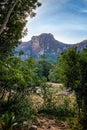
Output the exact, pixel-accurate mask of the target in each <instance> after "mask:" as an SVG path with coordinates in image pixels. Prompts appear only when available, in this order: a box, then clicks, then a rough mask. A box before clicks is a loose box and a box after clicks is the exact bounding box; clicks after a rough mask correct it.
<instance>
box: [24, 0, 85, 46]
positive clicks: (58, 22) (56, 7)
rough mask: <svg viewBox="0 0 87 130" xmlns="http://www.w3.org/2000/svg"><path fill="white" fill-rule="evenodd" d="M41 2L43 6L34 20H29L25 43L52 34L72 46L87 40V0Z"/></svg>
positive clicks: (48, 0)
mask: <svg viewBox="0 0 87 130" xmlns="http://www.w3.org/2000/svg"><path fill="white" fill-rule="evenodd" d="M39 1H41V3H42V6H41V7H39V8H38V9H37V10H36V13H37V15H36V16H35V17H34V18H32V19H30V18H28V22H27V25H26V27H27V29H28V33H27V36H25V37H24V38H23V39H22V40H23V41H29V40H30V39H31V37H32V36H34V35H40V34H41V33H52V34H53V35H54V37H55V39H57V40H59V41H61V42H64V43H70V44H71V43H77V42H80V41H82V40H85V39H87V0H39Z"/></svg>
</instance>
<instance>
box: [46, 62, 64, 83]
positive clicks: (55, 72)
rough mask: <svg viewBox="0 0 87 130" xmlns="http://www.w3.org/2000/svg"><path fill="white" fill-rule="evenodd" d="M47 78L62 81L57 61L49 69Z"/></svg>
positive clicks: (55, 81) (57, 81)
mask: <svg viewBox="0 0 87 130" xmlns="http://www.w3.org/2000/svg"><path fill="white" fill-rule="evenodd" d="M48 77H49V80H50V81H51V82H54V83H61V82H62V81H61V80H60V67H59V65H58V63H57V62H56V63H54V64H53V66H52V68H51V69H50V71H49V76H48Z"/></svg>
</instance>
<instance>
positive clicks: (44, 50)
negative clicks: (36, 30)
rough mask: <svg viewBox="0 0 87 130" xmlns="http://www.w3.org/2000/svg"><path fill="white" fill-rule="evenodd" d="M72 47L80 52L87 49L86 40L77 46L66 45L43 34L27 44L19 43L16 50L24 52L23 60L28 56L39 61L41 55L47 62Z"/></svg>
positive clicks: (34, 37)
mask: <svg viewBox="0 0 87 130" xmlns="http://www.w3.org/2000/svg"><path fill="white" fill-rule="evenodd" d="M73 46H77V48H78V50H80V51H81V50H82V49H83V48H85V47H86V48H87V40H85V41H82V42H81V43H77V44H66V43H62V42H60V41H57V40H55V38H54V36H53V35H52V34H50V33H49V34H47V33H43V34H41V35H39V36H33V37H32V38H31V40H30V41H28V42H23V43H21V44H20V45H19V46H18V47H17V49H16V50H17V51H20V50H22V51H23V52H24V54H23V55H22V56H21V58H23V59H26V58H28V57H30V56H33V57H35V58H37V59H40V57H41V55H43V54H45V55H46V57H47V58H48V59H49V60H56V59H57V57H58V56H59V55H60V54H61V53H62V52H64V51H65V50H66V49H67V48H70V47H73Z"/></svg>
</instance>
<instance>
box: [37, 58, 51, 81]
mask: <svg viewBox="0 0 87 130" xmlns="http://www.w3.org/2000/svg"><path fill="white" fill-rule="evenodd" d="M38 68H39V71H38V75H39V76H43V77H45V78H46V79H47V80H49V78H48V76H49V71H50V69H51V68H52V63H51V62H49V61H47V59H41V60H40V61H38Z"/></svg>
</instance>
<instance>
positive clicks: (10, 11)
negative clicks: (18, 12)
mask: <svg viewBox="0 0 87 130" xmlns="http://www.w3.org/2000/svg"><path fill="white" fill-rule="evenodd" d="M18 1H19V0H16V1H15V2H14V3H13V4H12V6H11V8H10V9H9V11H8V13H7V16H6V18H5V20H4V22H3V24H2V25H1V27H0V35H1V34H2V32H3V31H4V29H5V28H6V25H7V23H8V21H9V18H10V16H11V13H12V11H13V9H14V7H15V6H16V4H17V3H18Z"/></svg>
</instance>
